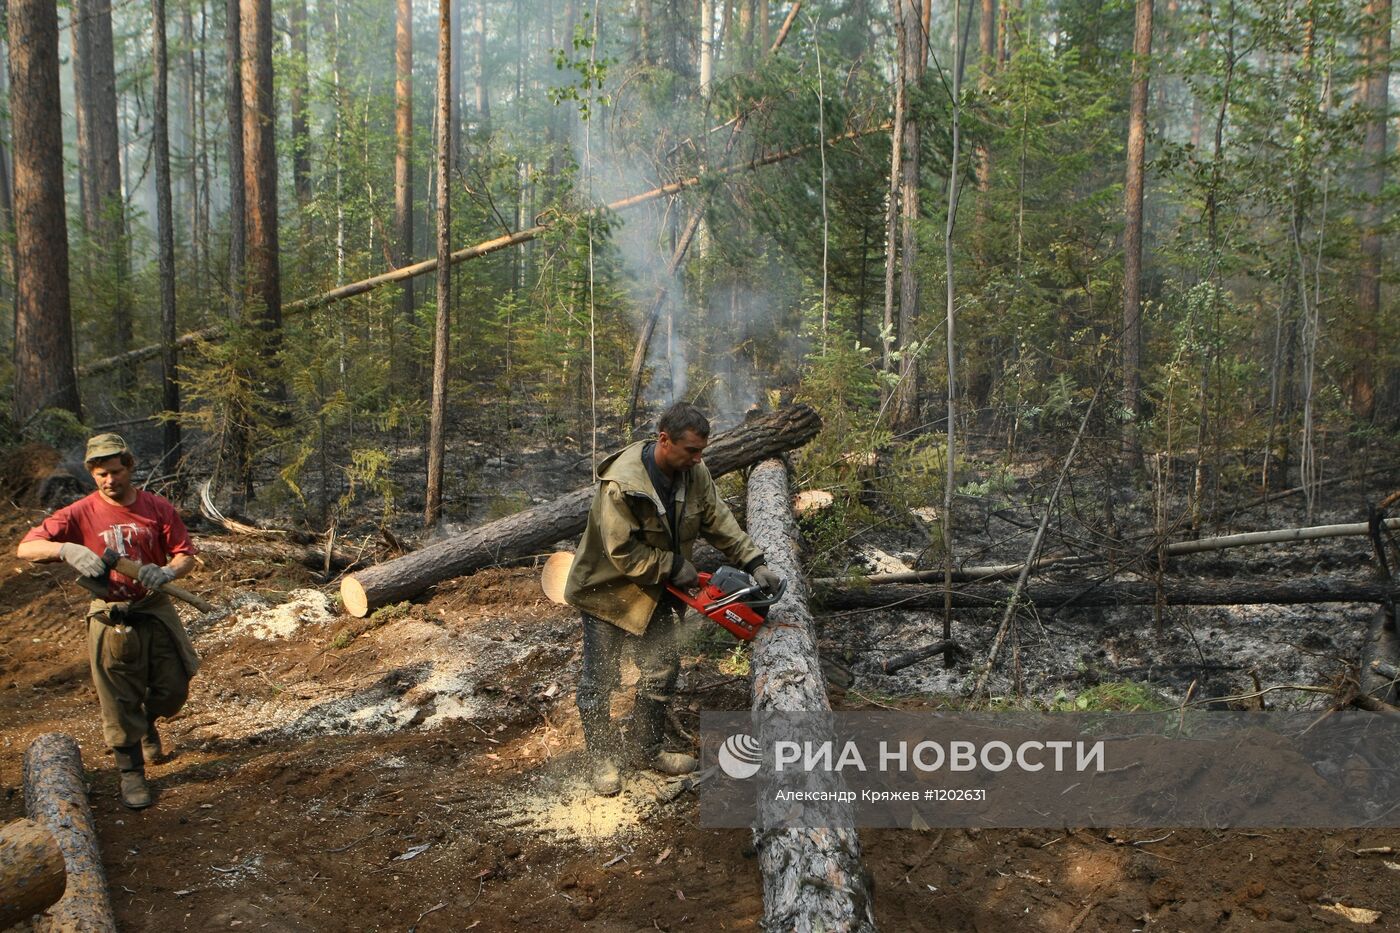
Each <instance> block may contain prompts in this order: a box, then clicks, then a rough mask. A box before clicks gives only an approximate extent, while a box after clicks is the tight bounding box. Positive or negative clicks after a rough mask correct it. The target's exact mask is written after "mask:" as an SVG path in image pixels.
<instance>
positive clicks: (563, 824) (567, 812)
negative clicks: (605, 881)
mask: <svg viewBox="0 0 1400 933" xmlns="http://www.w3.org/2000/svg"><path fill="white" fill-rule="evenodd" d="M660 784H661V782H659V781H658V780H657V779H655V778H654V777H653V776H651V775H648V774H629V775H626V777H625V783H624V786H623V790H622V793H620V794H618V795H617V796H616V797H600V796H598V795H597V794H595V793H593V790H592V788H591V787H589V784H588V779H587V778H586V777H585V776H584V775H582V774H578V773H574V774H570V775H566V776H549V777H546V778H544V779H543V780H541V781H540V782H539V784H538V786H534V787H530V788H528V789H526V790H523V791H521V792H519V793H516V794H512V795H510V796H508V797H506V798H505V799H504V800H502V802H501V803H502V812H501V813H500V814H499V816H498V817H497V822H499V823H500V824H501V825H502V826H508V827H511V828H515V829H522V830H525V831H527V832H528V831H534V832H538V833H542V834H547V835H551V836H554V837H555V838H556V839H559V840H560V841H568V842H572V843H576V844H581V845H585V846H592V845H601V844H603V843H611V842H618V841H621V840H628V841H635V840H636V839H638V838H640V837H641V836H643V835H645V834H646V832H647V831H648V827H647V821H648V818H649V817H651V816H653V815H654V814H655V813H656V810H657V804H656V795H657V792H658V789H659V787H660Z"/></svg>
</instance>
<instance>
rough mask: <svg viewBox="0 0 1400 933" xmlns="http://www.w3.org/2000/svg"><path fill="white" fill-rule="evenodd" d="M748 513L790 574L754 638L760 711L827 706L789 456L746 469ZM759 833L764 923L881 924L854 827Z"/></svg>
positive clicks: (813, 926)
mask: <svg viewBox="0 0 1400 933" xmlns="http://www.w3.org/2000/svg"><path fill="white" fill-rule="evenodd" d="M748 521H749V528H750V534H752V536H753V539H754V541H755V542H756V543H757V544H758V546H759V547H761V548H762V549H763V553H764V557H765V559H766V560H767V562H768V566H769V567H770V568H771V569H772V570H773V571H774V572H775V573H777V574H778V575H779V576H781V577H783V578H784V579H785V580H787V581H788V589H787V593H786V595H785V596H784V597H783V599H782V600H781V601H779V602H778V603H777V604H776V605H774V606H773V607H772V608H771V609H770V610H769V613H768V622H767V624H765V625H764V626H763V628H762V629H760V630H759V634H758V636H757V637H756V638H755V639H754V640H753V642H752V645H753V657H752V661H751V669H752V671H753V711H754V713H755V714H760V713H765V712H829V711H830V710H831V705H830V703H829V702H828V700H827V695H826V679H825V677H823V676H822V667H821V661H820V659H819V658H818V655H817V644H816V635H815V625H814V623H813V621H812V614H811V611H810V610H809V609H808V608H807V587H806V584H805V583H804V582H803V579H802V567H801V565H800V564H799V562H798V559H797V547H796V543H795V542H796V540H797V530H796V526H795V524H794V521H793V515H792V508H791V499H790V498H789V497H788V481H787V469H786V467H785V466H784V465H783V463H782V461H780V460H768V461H766V462H764V463H761V464H759V465H758V466H757V467H755V468H754V470H753V472H752V473H751V474H750V475H749V495H748ZM754 842H755V846H756V848H757V850H758V861H759V866H760V867H761V869H762V871H763V926H764V929H768V930H800V931H811V930H874V929H875V914H874V905H873V901H872V900H871V895H870V879H869V876H868V875H867V874H866V872H865V869H864V866H862V864H861V857H860V841H859V839H857V837H856V833H855V831H854V830H851V829H836V828H831V827H817V828H806V829H765V828H763V827H762V826H760V827H758V828H756V829H755V831H754Z"/></svg>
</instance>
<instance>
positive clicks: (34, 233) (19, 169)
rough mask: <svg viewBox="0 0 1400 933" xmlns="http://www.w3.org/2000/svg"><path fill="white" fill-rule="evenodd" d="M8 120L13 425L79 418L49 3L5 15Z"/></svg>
mask: <svg viewBox="0 0 1400 933" xmlns="http://www.w3.org/2000/svg"><path fill="white" fill-rule="evenodd" d="M8 39H9V47H10V120H11V127H12V130H11V131H12V133H13V135H14V151H15V180H14V186H15V190H14V198H15V253H16V261H17V262H16V269H15V290H16V297H15V386H14V414H15V419H16V420H17V421H18V422H19V423H20V424H21V425H23V424H25V423H26V422H27V421H28V420H29V419H30V418H31V417H32V416H34V415H36V414H38V413H39V412H41V411H43V410H44V409H45V408H62V409H66V410H67V411H70V412H72V413H73V415H75V416H76V417H78V418H79V419H81V418H82V406H81V405H80V403H79V399H78V380H77V376H76V374H75V372H74V360H73V324H72V306H71V303H70V297H69V291H68V221H67V216H66V215H65V213H64V194H63V134H62V121H60V120H57V119H55V118H54V115H55V114H58V113H61V112H62V105H61V102H60V100H59V91H58V11H57V8H56V7H55V5H54V3H53V2H52V0H12V2H11V3H10V8H9V36H8Z"/></svg>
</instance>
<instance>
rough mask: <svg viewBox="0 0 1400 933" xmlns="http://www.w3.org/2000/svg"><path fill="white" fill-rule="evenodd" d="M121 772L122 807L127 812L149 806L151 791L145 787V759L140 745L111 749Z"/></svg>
mask: <svg viewBox="0 0 1400 933" xmlns="http://www.w3.org/2000/svg"><path fill="white" fill-rule="evenodd" d="M112 754H113V755H114V756H115V757H116V759H117V770H118V771H119V772H121V797H122V806H124V807H126V808H127V809H128V810H144V809H146V808H147V807H149V806H150V805H151V802H152V799H151V789H150V788H149V787H147V786H146V769H145V759H143V758H142V757H141V746H140V745H126V746H123V747H122V748H114V749H112Z"/></svg>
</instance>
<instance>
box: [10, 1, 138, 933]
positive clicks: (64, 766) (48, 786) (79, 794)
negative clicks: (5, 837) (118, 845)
mask: <svg viewBox="0 0 1400 933" xmlns="http://www.w3.org/2000/svg"><path fill="white" fill-rule="evenodd" d="M13 9H14V7H13V6H12V7H11V10H13ZM11 22H13V19H12V20H11ZM24 808H25V811H26V812H27V813H28V814H29V818H30V819H32V820H33V821H34V822H36V823H38V824H39V825H40V826H43V827H44V828H45V829H47V830H48V831H49V832H51V833H53V836H54V838H55V839H56V840H57V841H58V847H59V849H60V850H62V852H63V862H64V865H65V866H66V868H67V873H68V886H67V890H66V891H65V892H64V894H63V897H62V898H60V899H59V901H58V903H56V904H54V906H53V907H51V908H49V910H48V912H47V913H46V914H44V915H43V918H42V919H41V920H40V921H39V922H38V923H36V924H35V930H36V931H48V930H53V931H56V933H57V931H73V930H82V931H83V933H116V929H117V924H116V921H115V920H114V919H113V917H112V901H111V897H110V896H109V895H108V893H107V875H106V872H105V871H103V868H102V852H101V849H100V848H99V847H98V844H97V826H96V824H95V823H94V822H93V818H92V809H91V808H90V807H89V806H88V799H87V785H86V783H85V781H84V780H83V760H82V755H81V754H80V753H79V751H78V743H77V742H75V741H73V739H72V738H70V737H69V736H66V735H63V734H62V733H59V732H48V733H45V734H44V735H41V736H39V737H38V738H36V739H35V740H34V741H33V742H30V743H29V747H28V748H27V749H25V752H24Z"/></svg>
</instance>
